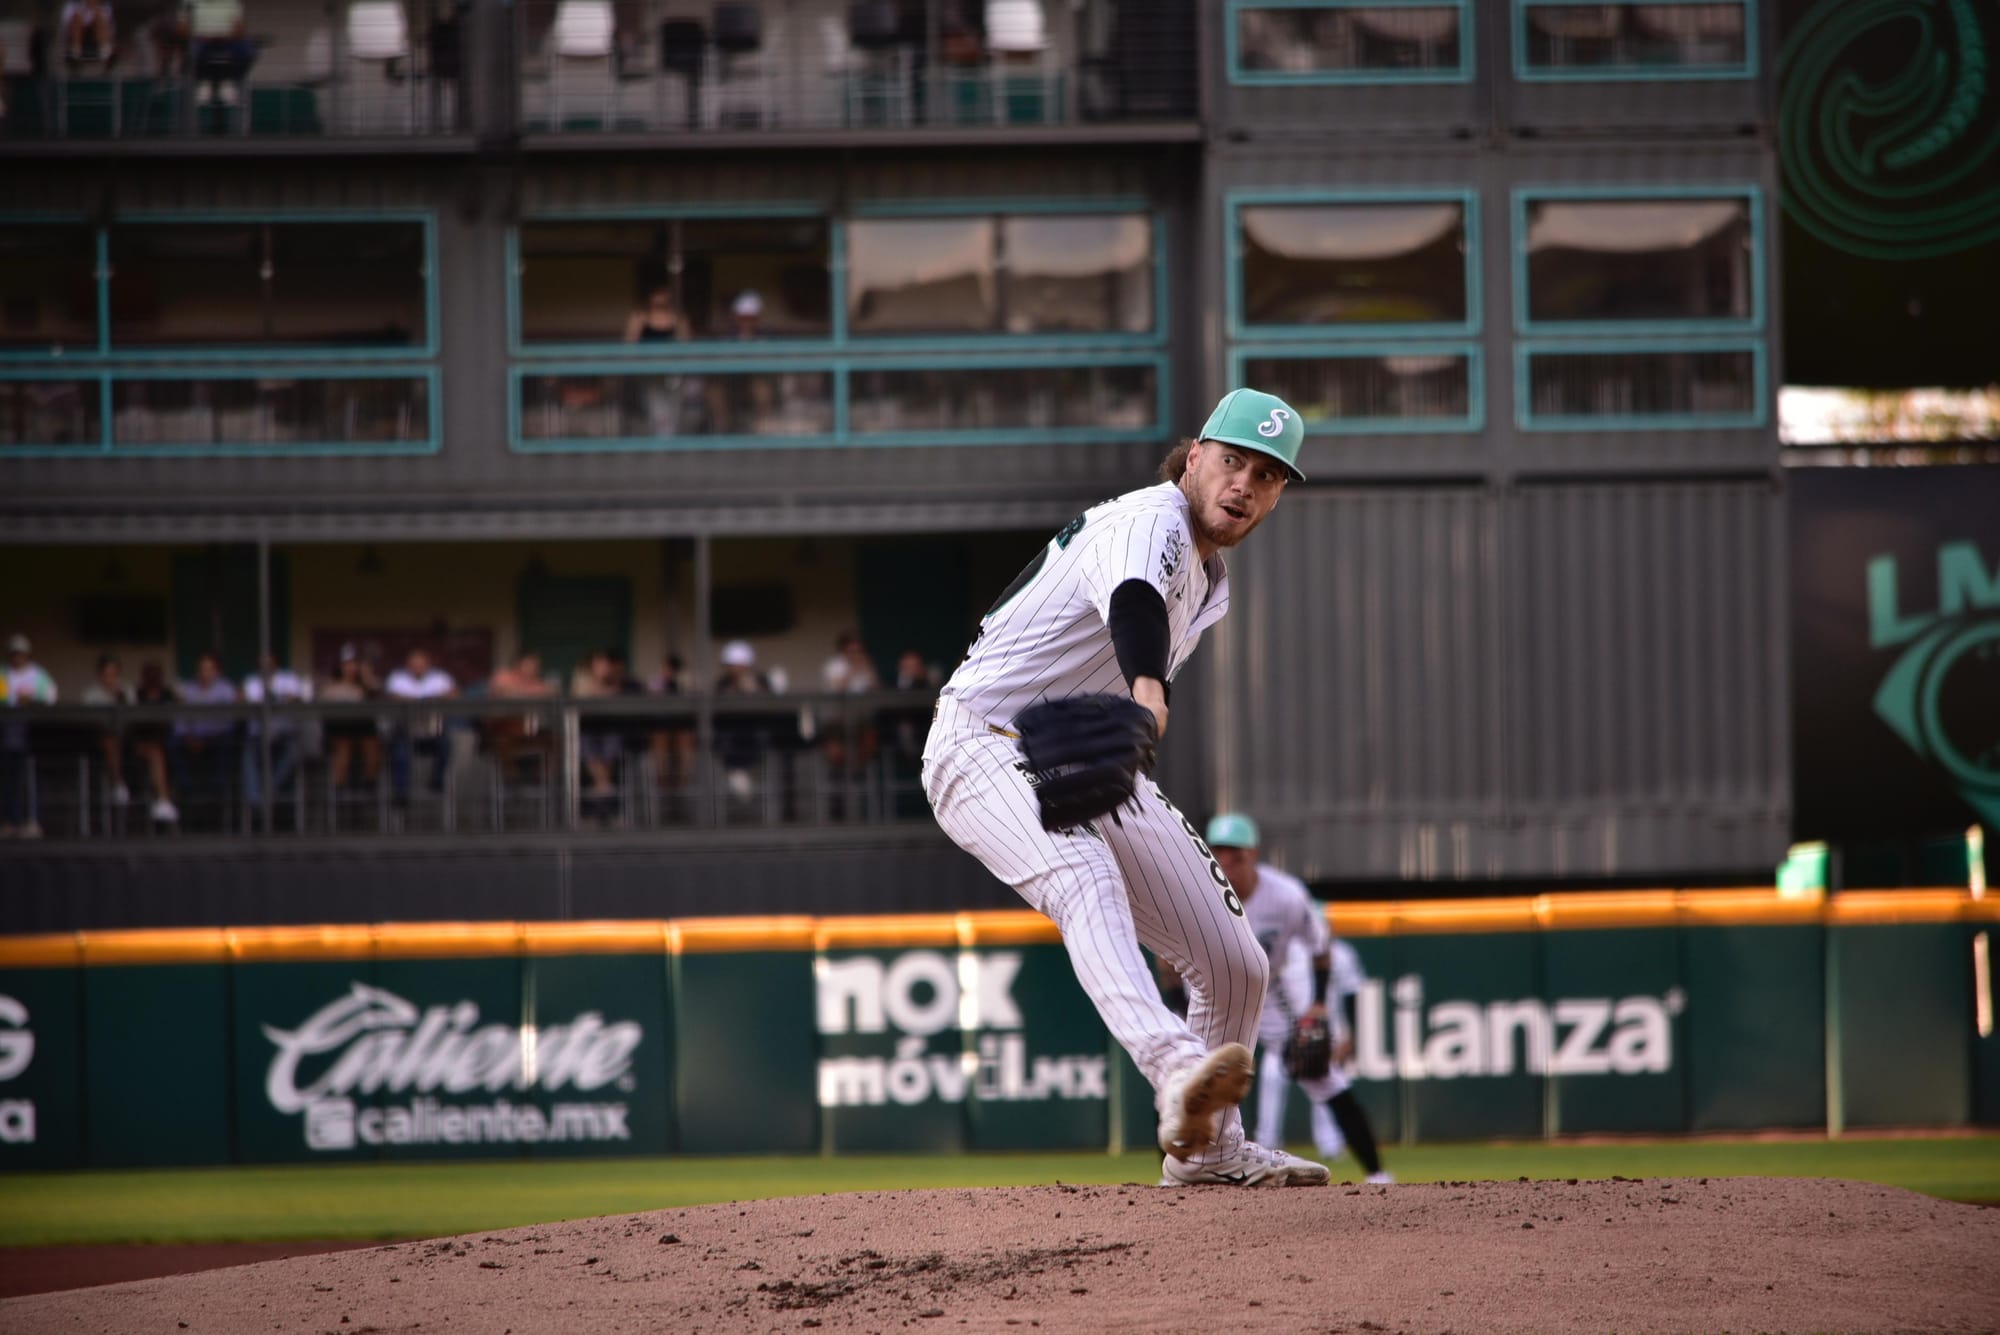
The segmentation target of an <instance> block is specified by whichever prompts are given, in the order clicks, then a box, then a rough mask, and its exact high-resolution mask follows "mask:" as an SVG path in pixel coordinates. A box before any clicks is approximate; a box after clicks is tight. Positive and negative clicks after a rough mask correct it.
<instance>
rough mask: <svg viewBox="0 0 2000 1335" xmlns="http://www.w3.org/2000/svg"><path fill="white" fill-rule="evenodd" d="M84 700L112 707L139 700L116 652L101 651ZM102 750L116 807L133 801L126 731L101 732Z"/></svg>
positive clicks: (89, 703) (107, 782)
mask: <svg viewBox="0 0 2000 1335" xmlns="http://www.w3.org/2000/svg"><path fill="white" fill-rule="evenodd" d="M83 703H85V704H87V705H98V706H101V707H110V706H115V705H129V704H133V703H135V698H134V696H133V694H132V687H131V686H130V685H129V684H128V683H127V682H126V680H125V669H124V666H123V665H122V664H120V663H119V661H118V655H116V654H101V655H99V656H98V659H97V678H96V680H94V681H92V682H91V683H90V685H88V686H86V687H84V688H83ZM97 746H98V751H99V752H100V753H101V754H102V755H103V757H104V781H105V787H106V790H107V791H108V792H109V793H110V796H111V802H112V805H114V806H121V807H122V806H124V805H125V804H126V803H128V802H130V801H131V800H132V790H131V789H130V788H127V787H126V786H125V732H124V729H123V728H121V727H118V726H115V725H114V726H112V727H107V728H105V729H104V730H103V731H102V732H100V733H99V734H98V735H97Z"/></svg>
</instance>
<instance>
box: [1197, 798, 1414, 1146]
mask: <svg viewBox="0 0 2000 1335" xmlns="http://www.w3.org/2000/svg"><path fill="white" fill-rule="evenodd" d="M1259 842H1260V836H1259V834H1258V832H1257V822H1255V821H1253V820H1251V819H1250V818H1249V817H1248V816H1245V815H1242V814H1240V813H1237V812H1224V813H1222V814H1221V815H1219V816H1217V817H1215V819H1213V820H1211V821H1210V822H1209V823H1208V843H1209V847H1210V848H1212V849H1214V851H1215V856H1216V860H1217V861H1219V862H1220V863H1221V864H1222V868H1223V870H1224V871H1226V872H1227V873H1228V874H1229V883H1230V884H1231V885H1233V886H1235V887H1236V893H1237V894H1238V895H1240V896H1241V897H1242V900H1243V911H1244V912H1245V913H1246V914H1247V915H1249V922H1250V928H1251V930H1252V931H1253V932H1255V933H1256V934H1257V940H1258V941H1259V942H1260V943H1261V944H1262V945H1263V947H1264V950H1265V952H1266V953H1267V954H1268V955H1269V957H1270V960H1271V972H1272V980H1271V989H1270V994H1269V995H1268V996H1267V997H1266V998H1265V1001H1264V1014H1263V1017H1262V1019H1261V1020H1260V1021H1259V1023H1258V1026H1257V1039H1258V1042H1259V1044H1260V1046H1261V1047H1262V1048H1263V1056H1262V1059H1261V1061H1260V1062H1259V1064H1258V1068H1257V1139H1258V1141H1259V1142H1261V1143H1263V1144H1266V1145H1281V1144H1283V1143H1284V1139H1285V1095H1286V1093H1287V1092H1288V1091H1289V1090H1290V1088H1291V1085H1290V1079H1289V1077H1288V1076H1287V1075H1286V1074H1285V1060H1284V1046H1285V1039H1286V1037H1287V1036H1288V1035H1289V1034H1290V1033H1291V1031H1292V1027H1293V1025H1294V1024H1296V1023H1297V1022H1298V1020H1300V1019H1301V1018H1302V1017H1304V1016H1306V1015H1308V1014H1311V1015H1316V1016H1324V1017H1325V1018H1326V1019H1327V1021H1328V1024H1329V1027H1330V1028H1331V1029H1332V1031H1333V1039H1334V1043H1333V1058H1334V1060H1333V1065H1332V1066H1331V1067H1329V1068H1328V1070H1327V1073H1326V1074H1325V1075H1323V1076H1320V1077H1319V1078H1317V1079H1314V1080H1302V1081H1300V1082H1299V1088H1300V1089H1301V1090H1303V1091H1304V1092H1305V1096H1306V1098H1307V1100H1308V1101H1309V1102H1310V1103H1311V1104H1312V1112H1313V1142H1314V1145H1315V1147H1316V1148H1317V1149H1318V1150H1319V1152H1320V1153H1321V1154H1323V1155H1325V1156H1326V1157H1328V1158H1332V1157H1334V1156H1335V1155H1337V1154H1339V1153H1340V1151H1341V1149H1342V1142H1343V1140H1344V1141H1345V1143H1346V1145H1347V1146H1348V1147H1351V1148H1352V1149H1353V1151H1354V1158H1355V1161H1356V1162H1357V1163H1359V1164H1360V1165H1361V1168H1362V1171H1364V1172H1365V1173H1367V1174H1368V1180H1369V1181H1370V1182H1393V1181H1394V1180H1395V1179H1394V1178H1392V1177H1391V1176H1390V1175H1389V1174H1388V1173H1386V1172H1384V1171H1383V1169H1382V1157H1381V1154H1380V1152H1379V1151H1378V1150H1377V1148H1376V1145H1375V1133H1374V1130H1373V1128H1372V1127H1371V1126H1370V1125H1369V1122H1368V1114H1367V1112H1366V1111H1364V1110H1363V1108H1362V1107H1361V1102H1360V1100H1359V1099H1356V1098H1355V1097H1354V1094H1353V1092H1352V1089H1351V1088H1350V1086H1351V1085H1352V1081H1351V1080H1350V1078H1349V1077H1348V1074H1347V1070H1346V1064H1347V1062H1348V1061H1349V1060H1350V1059H1351V1058H1352V1057H1353V1055H1354V1038H1353V1032H1354V1026H1353V1022H1352V1020H1351V1018H1349V1017H1348V1016H1347V1015H1346V1013H1345V1007H1344V1006H1342V1005H1341V1004H1340V999H1339V989H1340V988H1341V986H1342V985H1343V984H1345V983H1349V982H1351V984H1352V985H1351V987H1349V988H1348V989H1347V990H1348V992H1349V993H1350V994H1352V993H1355V992H1359V991H1360V990H1361V961H1360V957H1359V956H1357V955H1355V954H1354V948H1353V947H1352V946H1349V945H1347V943H1346V942H1344V941H1336V940H1335V939H1334V936H1333V933H1332V931H1331V930H1330V929H1329V928H1328V927H1327V924H1326V913H1325V910H1324V909H1322V908H1321V906H1320V904H1319V902H1318V901H1317V900H1315V899H1314V898H1313V897H1312V892H1311V891H1309V890H1307V889H1306V887H1305V882H1303V881H1301V880H1299V879H1298V878H1297V877H1296V876H1293V875H1292V874H1291V873H1289V872H1285V871H1281V870H1279V869H1278V868H1276V867H1273V866H1272V865H1270V864H1269V863H1268V862H1262V861H1260V860H1259V858H1258V845H1259ZM1336 947H1339V948H1341V949H1342V950H1343V951H1344V952H1345V954H1346V955H1347V957H1348V960H1349V963H1348V965H1347V970H1346V971H1347V972H1348V973H1350V974H1351V978H1342V977H1340V976H1339V975H1340V974H1341V972H1342V970H1340V969H1338V968H1336V966H1335V964H1334V958H1333V957H1334V951H1335V948H1336ZM1329 998H1331V999H1332V1004H1331V1005H1330V1006H1329V1004H1328V1003H1329Z"/></svg>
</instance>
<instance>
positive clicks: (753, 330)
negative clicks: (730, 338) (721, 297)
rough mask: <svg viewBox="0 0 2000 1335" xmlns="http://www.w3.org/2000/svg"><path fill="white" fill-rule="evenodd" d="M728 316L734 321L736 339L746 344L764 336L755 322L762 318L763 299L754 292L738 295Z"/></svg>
mask: <svg viewBox="0 0 2000 1335" xmlns="http://www.w3.org/2000/svg"><path fill="white" fill-rule="evenodd" d="M729 314H730V315H731V316H732V317H733V318H734V319H735V321H736V337H737V338H739V339H741V340H743V341H744V342H746V343H747V342H750V341H752V340H754V339H759V338H762V337H763V336H764V335H763V332H762V331H761V330H759V329H758V327H757V322H758V321H759V320H761V319H763V318H764V299H763V298H762V297H760V296H758V295H757V294H756V293H755V292H741V293H738V294H737V297H736V301H735V304H733V305H732V306H730V308H729Z"/></svg>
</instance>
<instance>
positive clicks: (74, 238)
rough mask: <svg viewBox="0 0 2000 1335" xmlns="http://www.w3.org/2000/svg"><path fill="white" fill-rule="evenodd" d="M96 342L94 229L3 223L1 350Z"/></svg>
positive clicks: (69, 346) (83, 345) (86, 346)
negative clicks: (4, 224)
mask: <svg viewBox="0 0 2000 1335" xmlns="http://www.w3.org/2000/svg"><path fill="white" fill-rule="evenodd" d="M96 346H97V235H96V233H94V232H93V231H91V229H90V228H88V227H83V226H78V225H75V224H56V225H28V226H7V227H0V349H7V350H29V349H47V350H51V351H66V350H77V349H84V350H89V349H94V348H95V347H96Z"/></svg>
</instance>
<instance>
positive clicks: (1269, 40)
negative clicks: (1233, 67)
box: [1236, 4, 1462, 75]
mask: <svg viewBox="0 0 2000 1335" xmlns="http://www.w3.org/2000/svg"><path fill="white" fill-rule="evenodd" d="M1461 40H1462V38H1461V35H1460V24H1459V12H1458V7H1457V6H1456V5H1453V4H1441V5H1425V6H1400V5H1398V6H1386V5H1385V6H1382V7H1380V8H1368V7H1358V8H1349V7H1345V6H1327V7H1326V8H1323V9H1239V10H1238V11H1237V12H1236V51H1237V62H1238V68H1239V69H1241V70H1244V71H1246V72H1255V73H1266V74H1281V75H1284V74H1289V75H1313V74H1327V75H1342V74H1374V73H1378V72H1380V73H1393V72H1397V71H1424V70H1457V69H1458V68H1459V66H1460V59H1461V58H1460V52H1459V43H1460V41H1461Z"/></svg>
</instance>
